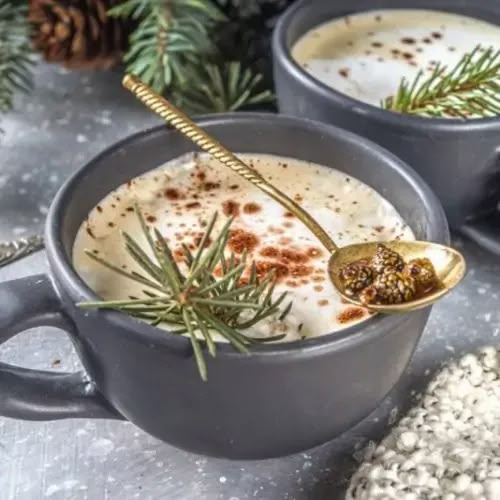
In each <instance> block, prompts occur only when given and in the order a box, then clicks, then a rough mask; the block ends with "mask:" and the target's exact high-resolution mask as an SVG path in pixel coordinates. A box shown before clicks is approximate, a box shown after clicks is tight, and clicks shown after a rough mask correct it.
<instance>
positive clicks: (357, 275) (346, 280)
mask: <svg viewBox="0 0 500 500" xmlns="http://www.w3.org/2000/svg"><path fill="white" fill-rule="evenodd" d="M340 278H341V280H342V283H343V285H344V291H345V293H346V295H349V296H350V297H354V296H355V295H357V294H358V293H359V292H361V290H363V289H364V288H366V287H367V286H368V285H371V283H372V281H373V271H372V269H371V267H370V263H369V261H362V260H360V261H357V262H352V263H351V264H349V265H347V266H345V267H343V268H342V269H341V271H340Z"/></svg>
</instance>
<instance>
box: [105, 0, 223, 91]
mask: <svg viewBox="0 0 500 500" xmlns="http://www.w3.org/2000/svg"><path fill="white" fill-rule="evenodd" d="M109 13H110V15H112V16H116V17H122V18H124V19H132V20H134V21H135V22H137V26H136V28H135V30H134V31H133V32H132V34H131V35H130V38H129V45H130V48H129V50H128V52H127V54H126V55H125V58H124V62H125V63H126V65H127V71H128V72H130V73H133V74H135V75H137V76H138V77H139V78H141V79H142V80H143V81H144V82H145V83H147V84H148V85H150V86H152V87H153V88H154V89H155V90H156V91H157V92H164V91H165V90H167V89H169V88H172V87H175V88H184V87H185V86H186V85H187V84H188V75H189V74H190V73H191V71H192V70H193V68H192V67H193V66H194V67H196V65H198V64H199V63H200V61H201V60H203V59H204V58H208V57H210V56H213V55H214V54H215V52H216V48H215V46H214V44H213V43H212V41H211V37H210V30H211V28H213V27H214V26H215V25H216V23H218V22H221V21H222V20H223V15H222V13H221V12H220V11H219V9H218V8H217V7H215V6H214V5H213V4H212V3H211V2H210V1H203V0H127V1H125V2H123V3H121V4H119V5H117V6H115V7H114V8H112V9H111V10H110V11H109Z"/></svg>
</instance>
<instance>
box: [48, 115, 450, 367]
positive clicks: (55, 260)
mask: <svg viewBox="0 0 500 500" xmlns="http://www.w3.org/2000/svg"><path fill="white" fill-rule="evenodd" d="M245 119H250V120H262V119H265V120H269V119H273V120H277V121H282V122H289V123H296V124H297V125H298V126H300V127H304V125H308V126H310V127H313V128H314V129H315V130H317V131H318V133H320V132H321V131H324V132H328V131H332V130H334V131H336V132H337V133H340V134H342V136H343V137H345V139H347V140H349V141H351V142H353V143H355V144H356V145H357V147H364V148H369V149H370V150H371V151H372V152H373V154H374V155H380V156H383V157H385V158H386V161H387V160H390V161H391V162H392V163H393V165H394V166H395V167H396V168H397V169H398V170H399V171H400V172H401V173H403V174H405V176H406V177H407V178H408V180H409V181H411V182H412V184H413V188H414V189H416V190H418V192H419V193H420V194H421V195H422V196H423V197H424V198H427V199H428V200H429V201H430V203H431V204H432V205H434V207H435V210H436V213H435V216H436V221H437V222H436V224H437V225H438V226H439V225H443V226H444V228H445V231H444V233H445V237H447V235H448V232H447V223H446V217H445V215H444V212H443V209H442V207H441V205H440V203H439V201H438V200H437V198H436V196H435V195H434V193H433V192H432V191H431V190H430V188H429V187H428V186H427V184H426V183H425V181H424V180H423V179H422V178H421V177H420V175H419V174H418V173H416V172H415V171H414V170H413V169H411V168H410V167H409V166H408V165H406V164H405V163H404V162H403V161H402V160H400V159H399V158H398V157H396V156H395V155H393V154H392V153H390V152H389V151H387V150H386V149H384V148H382V147H381V146H378V145H377V144H375V143H373V142H371V141H369V140H368V139H365V138H362V137H360V136H358V135H356V134H354V133H351V132H348V131H346V130H343V129H340V128H338V127H335V126H333V125H327V124H324V123H321V122H317V121H313V120H309V119H299V118H293V117H288V116H284V115H274V114H269V113H242V112H239V113H221V114H216V115H204V116H202V117H199V118H198V119H197V122H198V123H202V124H203V125H204V126H206V125H209V124H211V123H217V122H221V121H235V120H236V121H240V122H241V121H242V120H245ZM160 130H165V131H166V132H168V131H172V129H171V128H170V127H168V126H166V125H157V126H154V127H150V128H147V129H145V130H142V131H140V132H137V133H135V134H132V135H129V136H127V137H125V138H124V139H122V140H120V141H118V142H115V143H114V144H112V145H111V146H109V147H108V148H106V149H104V150H103V151H102V152H100V153H99V154H98V155H96V156H95V157H93V158H92V159H91V160H90V161H88V162H87V163H86V164H85V165H84V166H83V167H81V168H80V169H78V170H77V171H76V172H75V173H73V174H72V175H71V176H70V177H69V178H68V179H67V180H66V181H65V182H64V184H63V185H62V186H61V188H60V189H59V190H58V192H57V193H56V196H55V197H54V200H53V202H52V204H51V206H50V209H49V213H48V215H47V221H46V224H45V242H46V250H47V255H48V258H49V262H50V264H51V269H52V270H53V272H54V274H55V275H56V278H58V279H59V281H60V284H61V285H62V287H63V288H64V289H65V290H67V291H69V292H70V296H71V298H72V300H74V302H75V307H77V306H76V302H77V300H75V297H78V301H89V300H96V299H98V298H99V297H98V296H97V295H95V293H94V292H93V291H92V290H91V289H90V288H89V287H88V286H87V285H86V284H85V283H84V281H83V280H82V279H81V278H80V277H79V275H78V274H77V272H76V270H75V269H74V267H73V265H72V263H71V259H70V258H69V256H68V255H67V253H66V251H65V249H64V245H63V243H62V238H61V237H62V224H63V222H62V219H63V213H64V209H65V207H66V206H67V205H68V204H69V203H71V199H72V196H71V193H72V192H73V191H75V190H77V189H78V187H79V183H80V179H81V178H82V177H84V176H85V175H87V173H88V171H89V170H92V169H93V168H96V167H97V166H98V164H99V163H100V162H102V160H103V159H105V158H106V157H107V156H108V155H110V154H112V153H114V152H115V151H117V150H120V149H121V148H122V147H124V146H126V145H127V144H128V143H129V142H131V141H135V140H138V139H140V138H142V137H146V136H148V135H149V134H153V133H157V132H159V131H160ZM58 279H56V280H55V282H56V283H55V285H56V287H57V286H58V283H57V282H58ZM91 313H92V314H97V315H101V317H102V321H105V322H108V321H109V322H111V323H112V324H114V325H115V326H118V327H121V328H122V329H123V331H124V335H125V334H128V333H129V332H133V335H134V337H135V339H136V340H137V341H139V342H141V343H143V344H151V343H154V344H155V345H166V346H170V347H176V346H178V347H184V346H185V343H186V342H187V341H188V339H186V338H185V337H181V336H178V335H173V334H171V333H169V332H168V330H161V329H159V328H156V327H152V326H150V325H149V324H147V323H145V322H142V321H139V320H136V319H134V318H132V317H130V316H128V315H126V314H122V313H118V312H115V311H103V310H99V311H97V310H94V311H92V312H91ZM89 314H90V312H89ZM407 317H408V315H406V314H402V315H391V316H389V315H387V316H383V315H376V316H374V317H372V318H369V319H367V320H365V321H363V322H362V323H359V324H357V325H353V326H351V327H348V328H345V329H342V330H340V331H337V332H332V333H329V334H325V335H321V336H318V337H313V338H308V339H304V340H297V341H292V342H285V343H275V344H265V345H260V346H257V347H256V348H252V350H251V351H250V355H253V356H255V355H266V356H268V355H282V354H284V353H286V354H287V355H290V354H293V353H295V354H297V355H300V353H301V352H304V351H307V352H311V351H313V350H319V349H323V348H324V347H325V346H329V347H331V348H332V349H335V350H342V349H347V348H349V349H350V348H352V347H353V346H355V345H357V344H359V343H363V342H367V341H373V340H375V339H376V338H378V337H383V336H385V335H386V334H390V332H391V331H392V330H393V329H394V328H395V325H397V324H399V323H401V322H404V321H405V320H406V318H407ZM367 330H370V332H369V334H367ZM218 352H220V353H221V354H224V355H228V356H237V357H242V356H248V354H242V353H239V352H237V351H235V350H234V349H232V347H231V346H230V345H229V344H226V343H219V345H218Z"/></svg>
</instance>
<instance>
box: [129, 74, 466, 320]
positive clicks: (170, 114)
mask: <svg viewBox="0 0 500 500" xmlns="http://www.w3.org/2000/svg"><path fill="white" fill-rule="evenodd" d="M123 86H124V87H125V88H126V89H128V90H130V91H131V92H132V93H133V94H134V95H135V96H136V97H137V98H138V99H139V100H140V101H141V102H142V103H143V104H144V105H145V106H146V107H148V108H149V109H150V110H151V111H153V112H154V113H156V114H157V115H159V116H161V117H162V118H163V119H164V120H165V121H167V122H168V123H169V124H170V125H171V126H172V127H174V128H175V129H177V130H178V131H179V132H181V133H182V134H183V135H184V136H185V137H187V138H188V139H190V140H191V141H192V142H194V143H195V144H196V145H197V146H198V147H200V148H201V149H202V150H204V151H206V152H207V153H209V154H210V155H211V156H213V157H214V158H216V159H217V160H219V161H220V162H221V163H222V164H223V165H225V166H226V167H229V168H230V169H232V170H233V171H234V172H236V173H237V174H239V175H240V176H241V177H243V178H244V179H246V180H247V181H250V182H251V183H252V184H254V185H255V186H257V187H258V188H259V189H261V190H262V191H264V192H265V193H267V194H268V195H269V196H271V198H273V199H274V200H276V201H277V202H278V203H280V204H281V205H282V206H284V207H285V208H286V209H287V210H289V211H290V212H292V213H293V214H294V215H295V216H296V217H297V218H298V219H299V220H300V221H301V222H302V223H303V224H305V226H306V227H307V228H308V229H310V231H311V232H312V233H313V234H314V235H315V236H316V237H317V238H318V239H319V241H320V242H321V243H322V244H323V246H324V247H325V248H326V250H327V251H328V252H329V253H330V260H329V262H328V273H329V275H330V279H331V281H332V283H333V285H334V287H335V288H336V289H337V291H338V293H339V294H340V295H341V296H342V297H343V298H344V299H345V300H347V301H348V302H350V303H352V304H356V305H358V306H361V307H366V308H368V309H370V310H372V311H375V312H382V313H397V312H408V311H414V310H416V309H420V308H422V307H426V306H429V305H431V304H433V303H434V302H436V301H437V300H439V299H440V298H441V297H443V296H444V295H445V294H446V293H448V292H449V291H450V290H451V289H452V288H454V287H455V286H457V285H458V283H459V282H460V281H461V280H462V278H463V277H464V275H465V260H464V258H463V256H462V254H460V252H458V251H457V250H454V249H453V248H450V247H447V246H445V245H439V244H437V243H431V242H428V241H390V242H383V244H384V245H385V246H387V247H388V248H390V249H391V250H394V251H396V252H398V253H399V254H400V255H401V256H402V257H403V259H404V260H405V261H408V260H411V259H415V258H424V257H427V258H429V259H430V260H431V262H432V264H433V265H434V268H435V270H436V274H437V277H438V279H439V281H440V283H441V285H442V286H441V287H439V289H437V290H434V291H432V292H430V293H428V294H426V295H424V296H423V297H419V298H418V299H415V300H411V301H408V302H404V303H402V304H394V305H386V304H383V305H379V304H369V305H366V304H363V303H361V302H360V301H359V300H356V299H354V298H353V297H350V296H348V295H346V294H345V292H344V288H343V284H342V282H341V280H340V278H339V271H340V269H341V268H342V267H343V266H344V265H346V264H350V263H351V262H354V261H357V260H359V259H363V258H367V257H372V256H373V255H375V252H376V247H377V243H380V242H372V243H360V244H355V245H348V246H345V247H342V248H339V247H338V246H337V245H336V244H335V243H334V241H333V240H332V239H331V238H330V236H328V234H327V233H326V232H325V230H324V229H323V228H322V227H321V226H320V225H319V224H318V223H317V222H316V221H315V220H314V219H313V218H312V217H311V216H310V215H309V214H308V213H307V212H306V211H305V210H304V209H303V208H302V207H301V206H300V205H298V204H297V203H296V202H295V201H293V200H292V199H291V198H289V197H288V196H287V195H286V194H284V193H282V192H281V191H280V190H278V189H277V188H275V187H274V186H273V185H272V184H270V183H269V182H267V181H266V180H265V179H264V178H263V177H262V176H261V175H260V174H259V173H258V172H256V171H255V170H253V169H252V168H250V167H249V166H248V165H246V164H245V163H244V162H242V161H241V160H240V159H239V158H238V157H237V156H235V155H234V154H233V153H231V151H229V150H228V149H226V148H225V147H224V146H223V145H222V144H220V143H219V142H218V141H217V140H216V139H214V138H212V137H211V136H210V135H208V134H207V133H206V132H205V131H204V130H203V129H201V128H200V127H198V125H196V124H195V123H194V122H193V121H192V120H191V119H190V118H189V117H188V116H186V115H185V114H184V113H183V112H182V111H180V110H179V109H177V108H176V107H175V106H173V105H172V104H171V103H170V102H168V101H167V100H166V99H165V98H163V97H161V96H159V95H158V94H157V93H156V92H154V91H153V90H152V89H151V88H150V87H148V86H147V85H145V84H144V83H143V82H141V81H140V80H139V79H138V78H136V77H135V76H132V75H125V77H124V78H123Z"/></svg>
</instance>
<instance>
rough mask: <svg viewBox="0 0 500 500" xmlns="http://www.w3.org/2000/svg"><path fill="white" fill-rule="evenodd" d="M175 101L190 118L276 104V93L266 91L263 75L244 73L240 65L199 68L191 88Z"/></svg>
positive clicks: (245, 70)
mask: <svg viewBox="0 0 500 500" xmlns="http://www.w3.org/2000/svg"><path fill="white" fill-rule="evenodd" d="M175 98H176V99H175V100H176V102H177V103H179V105H180V106H182V107H183V108H184V109H185V110H186V111H187V112H188V113H190V114H202V113H219V112H225V111H236V110H242V109H247V108H252V107H255V106H258V105H262V104H268V103H271V102H273V101H274V96H273V94H272V92H271V91H270V90H267V89H264V88H263V87H262V75H261V74H260V73H255V72H253V71H252V70H251V69H250V68H245V69H243V68H242V66H241V64H240V63H239V62H238V61H231V62H227V63H222V64H219V65H217V64H207V65H205V66H203V67H201V68H198V70H197V77H196V78H193V79H192V80H191V85H190V86H189V87H187V88H186V89H184V90H183V91H182V92H179V93H177V95H176V96H175Z"/></svg>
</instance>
